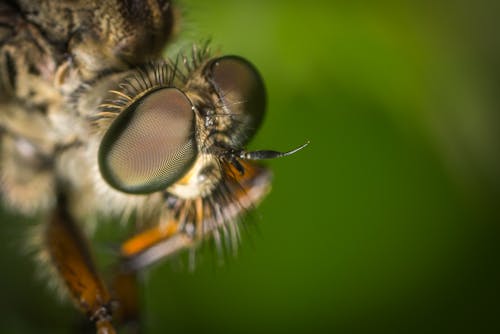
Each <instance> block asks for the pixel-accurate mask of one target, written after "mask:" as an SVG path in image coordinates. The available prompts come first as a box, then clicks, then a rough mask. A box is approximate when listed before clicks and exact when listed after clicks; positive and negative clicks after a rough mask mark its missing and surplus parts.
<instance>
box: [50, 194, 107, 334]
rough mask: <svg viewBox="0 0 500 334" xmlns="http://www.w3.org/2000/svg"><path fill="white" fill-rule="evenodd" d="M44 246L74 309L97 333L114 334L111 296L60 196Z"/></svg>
mask: <svg viewBox="0 0 500 334" xmlns="http://www.w3.org/2000/svg"><path fill="white" fill-rule="evenodd" d="M45 242H46V245H47V249H48V252H49V255H50V258H51V260H52V262H53V263H54V265H55V267H56V272H57V273H58V274H59V276H60V278H61V279H62V281H63V282H64V284H65V285H66V288H67V290H68V292H69V294H70V296H71V297H72V299H73V301H74V303H75V305H76V306H77V308H78V309H79V310H80V311H81V312H82V313H84V314H86V315H87V316H88V318H89V319H90V320H91V321H93V322H94V323H95V325H96V329H97V333H103V334H104V333H108V334H111V333H115V330H114V328H113V326H112V325H111V310H110V305H111V297H110V294H109V292H108V290H107V289H106V287H105V285H104V283H103V281H102V279H101V277H100V276H99V274H98V273H97V271H96V269H95V266H94V263H93V261H92V258H91V256H90V252H89V249H88V246H87V242H86V240H85V239H84V237H83V234H82V232H81V231H80V230H79V228H78V227H77V225H76V223H75V221H74V219H73V218H72V217H71V215H70V213H69V212H68V210H67V207H66V201H65V199H64V197H63V196H60V198H59V199H58V205H57V207H56V209H55V210H54V212H53V214H52V216H51V217H50V220H49V222H48V225H47V229H46V232H45Z"/></svg>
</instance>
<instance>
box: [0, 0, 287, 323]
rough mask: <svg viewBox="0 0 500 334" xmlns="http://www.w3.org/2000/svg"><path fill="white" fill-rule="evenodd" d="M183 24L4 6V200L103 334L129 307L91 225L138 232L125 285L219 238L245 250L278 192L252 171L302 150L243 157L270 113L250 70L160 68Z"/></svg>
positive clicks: (118, 4) (166, 8)
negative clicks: (91, 244) (30, 223)
mask: <svg viewBox="0 0 500 334" xmlns="http://www.w3.org/2000/svg"><path fill="white" fill-rule="evenodd" d="M176 16H177V13H176V11H175V9H174V7H173V6H172V3H171V1H166V0H147V1H138V0H132V1H120V0H113V1H104V2H102V1H97V0H77V1H49V0H40V1H31V0H17V1H14V0H11V1H2V2H0V131H1V132H0V133H1V166H0V176H1V193H2V196H3V199H4V201H5V202H6V203H7V204H9V205H10V206H11V207H12V208H14V209H16V210H18V211H19V212H21V213H24V214H27V215H35V216H37V217H40V220H41V222H43V223H42V225H41V226H42V228H40V229H38V230H37V231H38V232H37V235H36V236H35V237H34V239H35V240H37V242H36V243H37V245H38V247H39V254H40V255H39V258H40V259H42V261H43V263H44V264H45V265H46V267H47V268H49V269H48V271H49V272H50V277H51V279H54V280H58V281H60V285H61V286H62V287H63V289H64V290H65V291H66V294H67V295H68V296H69V297H71V298H72V299H73V301H74V302H75V304H76V306H77V307H78V308H79V309H80V310H81V311H82V312H83V313H85V314H86V315H87V316H88V318H89V319H90V320H91V321H93V322H95V323H96V327H97V330H98V331H101V332H106V331H109V332H111V331H114V329H113V327H112V325H111V313H112V312H111V311H112V310H111V300H112V299H113V298H115V297H116V298H118V299H119V296H113V297H112V296H111V294H110V293H109V291H108V289H107V287H106V285H105V284H104V283H103V281H102V279H101V277H100V275H99V274H98V272H97V270H96V268H95V266H94V264H93V262H92V259H91V256H90V252H89V250H88V246H87V244H86V237H85V235H87V234H89V231H88V228H86V227H88V226H89V223H88V222H89V221H91V220H96V219H97V221H99V219H100V217H102V216H103V215H108V216H114V217H117V218H120V219H123V220H124V221H127V220H130V219H134V220H135V221H136V223H137V224H136V225H137V226H139V227H140V231H139V232H138V233H137V235H135V236H133V237H132V238H130V239H129V240H126V241H125V242H124V243H123V245H122V247H121V258H122V259H121V263H120V265H119V268H120V269H119V270H118V273H117V276H120V275H123V276H126V275H127V274H128V273H131V272H134V271H137V270H139V269H141V268H143V267H145V266H147V265H149V264H151V263H153V262H155V261H158V260H160V259H162V258H165V257H168V256H169V255H171V254H173V253H176V252H178V251H180V250H183V249H186V248H192V247H194V246H196V244H197V243H199V241H200V240H203V239H204V238H207V237H214V238H216V239H217V238H219V233H220V231H221V230H222V231H224V232H225V233H226V234H227V235H229V236H231V237H232V239H233V240H236V239H237V238H238V226H237V223H236V222H237V219H238V217H240V216H241V215H242V214H243V213H244V212H245V211H246V210H248V209H250V208H252V207H254V206H255V205H256V204H257V203H258V202H259V201H260V200H261V199H262V198H263V197H264V196H265V194H266V193H267V192H268V191H269V189H270V180H271V173H270V172H269V170H268V169H267V168H265V167H262V166H260V165H258V164H256V163H255V162H253V160H259V159H268V158H275V157H279V156H283V155H288V154H291V153H294V152H295V151H296V150H294V151H291V152H287V153H279V152H275V151H254V152H247V151H245V150H244V147H245V145H246V144H247V143H248V141H249V140H250V139H251V138H252V137H253V135H254V134H255V132H256V131H257V129H258V128H259V126H260V124H261V122H262V120H263V116H264V112H265V105H266V93H265V89H264V84H263V81H262V79H261V77H260V75H259V73H258V72H257V70H256V69H255V68H254V66H253V65H252V64H251V63H249V62H248V61H247V60H245V59H243V58H241V57H238V56H217V57H216V56H212V55H210V52H209V50H208V47H202V48H200V49H198V48H197V47H193V51H192V54H191V55H189V56H185V55H180V56H178V57H176V58H173V59H170V60H169V59H163V58H162V57H161V51H162V49H163V48H164V46H165V44H166V43H167V42H168V41H169V40H170V39H171V38H172V35H173V34H174V31H175V25H174V23H175V21H176ZM81 229H83V232H81ZM118 302H119V300H118Z"/></svg>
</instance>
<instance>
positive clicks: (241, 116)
mask: <svg viewBox="0 0 500 334" xmlns="http://www.w3.org/2000/svg"><path fill="white" fill-rule="evenodd" d="M206 71H207V78H208V80H209V81H210V83H211V84H212V86H213V87H214V89H215V90H216V92H217V94H218V95H219V98H220V100H221V102H222V103H223V106H224V108H226V112H228V113H229V114H230V115H231V117H232V119H233V121H234V122H233V124H234V126H233V129H232V134H233V139H234V143H233V144H235V145H237V146H243V145H245V144H246V143H247V142H248V141H249V139H250V138H251V137H253V135H254V134H255V133H256V132H257V130H258V128H259V126H260V124H261V123H262V120H263V118H264V113H265V111H266V90H265V87H264V82H263V81H262V78H261V76H260V75H259V72H257V70H256V69H255V67H254V66H253V65H252V64H250V63H249V62H248V61H247V60H245V59H243V58H241V57H238V56H225V57H221V58H217V59H214V60H212V61H211V62H210V63H208V64H207V68H206Z"/></svg>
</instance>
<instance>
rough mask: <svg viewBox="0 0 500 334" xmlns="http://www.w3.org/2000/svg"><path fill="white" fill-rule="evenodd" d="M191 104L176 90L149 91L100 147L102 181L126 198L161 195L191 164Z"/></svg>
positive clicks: (120, 118)
mask: <svg viewBox="0 0 500 334" xmlns="http://www.w3.org/2000/svg"><path fill="white" fill-rule="evenodd" d="M194 125H195V124H194V113H193V110H192V104H191V102H190V100H189V99H188V98H187V97H186V95H184V93H182V92H181V91H180V90H178V89H176V88H163V89H160V90H157V91H154V92H152V93H150V94H148V95H146V96H145V97H142V98H141V99H139V100H138V101H136V102H134V103H133V104H132V105H131V106H130V107H128V108H127V109H126V110H124V111H122V112H121V113H120V115H118V117H117V118H116V119H115V120H114V121H113V123H112V124H111V126H110V127H109V129H108V130H107V131H106V133H105V134H104V137H103V139H102V142H101V145H100V147H99V154H98V155H99V168H100V170H101V174H102V176H103V177H104V179H105V180H106V181H107V182H108V183H109V184H110V185H111V186H112V187H114V188H116V189H118V190H121V191H123V192H126V193H135V194H147V193H152V192H155V191H159V190H162V189H165V188H166V187H168V186H169V185H171V184H172V183H174V182H175V181H176V180H178V179H179V178H180V177H181V176H182V175H183V174H184V173H186V172H187V170H188V169H189V168H190V167H191V165H192V164H193V162H194V160H195V158H196V154H197V148H196V143H195V135H194Z"/></svg>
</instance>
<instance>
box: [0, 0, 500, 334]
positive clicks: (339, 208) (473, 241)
mask: <svg viewBox="0 0 500 334" xmlns="http://www.w3.org/2000/svg"><path fill="white" fill-rule="evenodd" d="M499 6H500V5H499V3H498V2H495V1H476V2H470V1H464V0H457V1H454V2H452V3H451V2H444V1H443V2H435V1H377V2H371V1H319V0H315V1H308V2H298V1H272V2H270V1H256V0H254V1H234V0H213V1H210V2H208V1H205V2H203V1H195V0H186V1H184V2H183V6H182V11H183V12H185V13H184V15H185V19H184V21H183V26H184V27H185V29H187V31H186V32H185V33H183V35H182V36H181V37H182V38H181V39H180V40H184V41H186V40H187V41H200V40H204V39H206V38H210V37H211V38H212V45H213V46H214V48H215V49H216V50H220V52H221V53H234V54H239V55H243V56H245V57H246V58H248V59H250V60H251V61H252V62H253V63H254V64H256V66H257V67H258V68H259V69H260V71H261V73H262V75H263V77H264V79H265V81H266V84H267V89H268V94H269V109H268V114H267V117H266V121H265V124H264V126H263V128H262V129H261V131H260V133H259V134H258V136H257V137H256V139H255V140H254V141H253V142H252V144H251V147H252V148H271V149H278V150H287V149H290V148H292V147H295V146H297V145H299V144H301V143H303V142H304V141H305V140H310V141H311V144H310V146H309V147H308V148H307V149H305V150H304V151H302V152H300V153H298V154H297V155H295V156H292V157H289V158H284V159H278V160H276V161H272V162H270V163H269V165H270V166H272V169H273V170H274V173H275V182H274V188H273V192H272V193H271V195H270V196H269V197H268V198H267V199H266V200H265V201H264V203H263V204H262V205H261V206H260V207H259V209H258V210H257V211H256V212H255V213H254V214H253V216H252V220H253V221H255V222H256V228H250V231H249V233H245V234H244V238H243V245H242V247H241V248H240V250H239V254H238V256H237V257H236V258H233V257H231V256H228V257H227V258H226V260H225V263H224V265H222V266H220V265H218V262H219V261H218V259H217V257H216V256H213V255H212V252H211V251H210V250H209V249H204V250H202V251H201V252H200V253H199V254H198V264H197V267H196V269H195V270H194V271H193V272H191V271H189V270H187V269H186V268H183V266H182V265H181V266H179V265H178V263H179V262H176V261H174V262H172V263H171V264H170V265H169V264H167V263H165V264H163V265H160V266H157V267H155V268H152V269H151V270H149V271H148V272H147V273H145V274H144V277H143V278H142V281H143V282H144V284H143V287H144V295H143V303H144V310H145V317H146V325H147V329H148V332H151V333H165V332H168V333H182V332H202V333H226V332H231V333H261V332H274V333H279V332H282V333H311V332H327V331H328V332H336V333H379V332H380V333H461V332H463V333H494V332H499V331H500V324H499V322H498V317H499V315H500V306H499V303H498V300H499V299H500V293H499V292H500V291H499V285H500V269H499V266H498V259H499V255H500V228H499V222H500V219H499V218H500V213H499V212H498V200H499V198H500V197H499V195H500V154H499V152H500V147H499V146H500V131H499V130H500V119H499V113H498V110H500V94H498V89H499V87H500V80H499V78H500V57H499V56H500V54H499V53H500V38H499V36H500V35H499V34H498V31H499V28H500V24H499V23H498V22H499V21H498V18H497V16H498V13H499V8H498V7H499ZM180 44H182V43H180ZM174 48H175V47H172V48H171V49H170V50H169V49H167V51H166V52H167V54H168V55H171V52H173V51H172V50H173V49H174ZM11 221H16V223H15V224H13V223H11ZM26 224H27V223H26V222H23V221H20V220H15V219H14V218H13V217H10V216H9V217H8V218H4V222H3V223H2V225H3V227H2V229H3V231H4V232H2V234H1V237H0V238H1V239H0V241H1V247H2V254H3V255H2V256H1V258H0V264H1V265H2V268H3V270H2V272H3V274H2V275H0V277H1V278H0V281H1V282H2V289H4V292H2V294H3V296H4V298H2V300H1V301H0V307H1V308H3V309H4V310H2V314H3V316H2V320H1V321H0V322H1V324H0V330H1V331H2V332H9V331H10V330H12V329H13V328H14V329H15V330H14V331H12V332H17V333H21V332H23V331H25V332H38V333H40V332H47V333H48V332H51V333H52V332H55V330H56V329H59V330H60V331H61V332H65V328H66V329H67V327H66V326H68V324H69V323H71V322H72V321H73V319H74V318H76V315H75V314H74V313H71V311H68V310H67V309H68V308H66V307H65V306H64V305H60V304H58V303H57V302H54V300H53V298H52V297H51V296H50V294H49V292H47V291H45V290H44V288H43V283H41V282H39V281H36V280H33V278H32V277H31V276H32V269H31V266H32V265H31V262H30V260H29V259H28V258H27V257H26V256H23V255H18V253H19V254H21V253H22V252H20V251H18V250H17V249H16V245H17V240H21V236H22V234H23V225H24V226H25V225H26ZM101 233H102V234H103V235H105V234H106V233H109V231H108V232H101ZM103 239H104V238H103ZM185 262H186V261H183V260H182V259H181V261H180V263H185Z"/></svg>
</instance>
